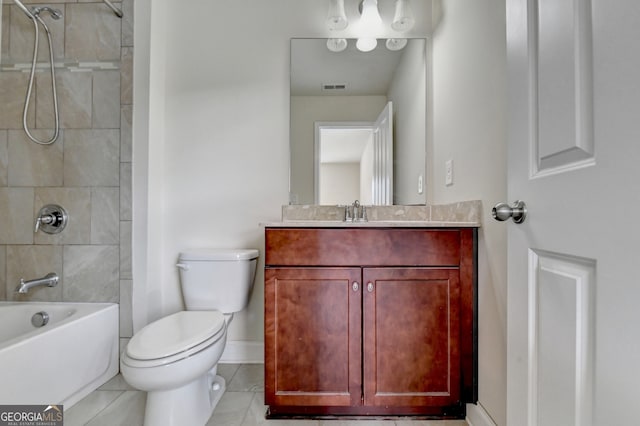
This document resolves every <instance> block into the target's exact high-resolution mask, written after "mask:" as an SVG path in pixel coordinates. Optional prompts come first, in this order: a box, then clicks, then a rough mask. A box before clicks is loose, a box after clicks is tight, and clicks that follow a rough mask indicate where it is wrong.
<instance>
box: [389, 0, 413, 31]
mask: <svg viewBox="0 0 640 426" xmlns="http://www.w3.org/2000/svg"><path fill="white" fill-rule="evenodd" d="M415 23H416V20H415V18H414V17H413V12H412V10H411V5H410V4H409V0H396V13H395V15H394V16H393V22H392V23H391V28H393V29H394V30H396V31H409V30H410V29H411V28H413V25H414V24H415Z"/></svg>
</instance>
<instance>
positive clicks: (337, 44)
mask: <svg viewBox="0 0 640 426" xmlns="http://www.w3.org/2000/svg"><path fill="white" fill-rule="evenodd" d="M346 48H347V39H346V38H330V39H328V40H327V49H329V50H330V51H332V52H336V53H337V52H342V51H343V50H344V49H346Z"/></svg>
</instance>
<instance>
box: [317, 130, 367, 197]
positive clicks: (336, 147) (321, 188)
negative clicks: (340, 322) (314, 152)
mask: <svg viewBox="0 0 640 426" xmlns="http://www.w3.org/2000/svg"><path fill="white" fill-rule="evenodd" d="M373 131H374V130H373V123H368V124H367V123H363V124H358V123H335V124H319V126H318V129H317V132H318V138H319V140H318V149H319V152H318V155H319V158H318V160H319V161H318V164H317V173H318V178H317V179H316V182H317V184H316V186H317V188H316V196H317V200H316V202H317V203H318V204H324V205H333V204H345V205H346V204H351V203H353V201H354V200H360V202H361V203H363V204H371V202H372V200H373V193H372V186H371V185H367V182H371V179H372V177H373V176H372V173H373V170H372V163H373Z"/></svg>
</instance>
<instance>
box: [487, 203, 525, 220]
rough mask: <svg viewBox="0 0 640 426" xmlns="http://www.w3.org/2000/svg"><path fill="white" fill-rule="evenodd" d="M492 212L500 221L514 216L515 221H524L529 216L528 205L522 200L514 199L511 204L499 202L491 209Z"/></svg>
mask: <svg viewBox="0 0 640 426" xmlns="http://www.w3.org/2000/svg"><path fill="white" fill-rule="evenodd" d="M491 214H492V215H493V218H494V219H495V220H498V221H500V222H502V221H505V220H507V219H509V218H512V219H513V221H514V222H515V223H522V222H524V220H525V218H526V217H527V205H526V204H525V203H524V201H520V200H517V201H514V202H513V204H511V205H508V204H506V203H498V204H496V205H495V207H494V208H493V210H491Z"/></svg>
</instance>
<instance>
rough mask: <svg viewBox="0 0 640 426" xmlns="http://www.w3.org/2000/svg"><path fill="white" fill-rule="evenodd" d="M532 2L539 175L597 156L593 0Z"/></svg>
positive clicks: (533, 108)
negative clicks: (592, 42) (591, 17)
mask: <svg viewBox="0 0 640 426" xmlns="http://www.w3.org/2000/svg"><path fill="white" fill-rule="evenodd" d="M529 7H530V9H529V13H528V16H527V20H528V25H527V27H528V28H529V32H530V34H529V41H530V45H529V49H530V51H529V52H528V55H529V58H530V66H531V69H530V73H531V80H530V83H531V85H532V87H531V89H532V90H533V92H534V96H532V97H531V99H530V101H531V102H532V103H533V105H531V106H530V109H531V111H532V113H534V114H536V117H534V118H533V119H532V123H537V126H536V132H534V134H533V135H532V136H533V137H532V139H531V143H532V149H533V151H534V155H533V156H532V157H533V159H534V160H535V161H533V162H532V171H531V172H532V176H534V177H535V176H541V175H545V174H549V173H557V172H560V171H563V170H566V169H568V168H569V169H573V168H576V167H584V166H587V165H590V164H592V163H593V161H594V157H593V154H594V147H593V96H592V91H591V87H592V78H591V69H592V66H591V51H592V45H591V36H592V31H591V20H590V16H589V13H590V8H589V2H588V1H557V0H539V1H533V2H530V3H529ZM536 133H537V134H536Z"/></svg>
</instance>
